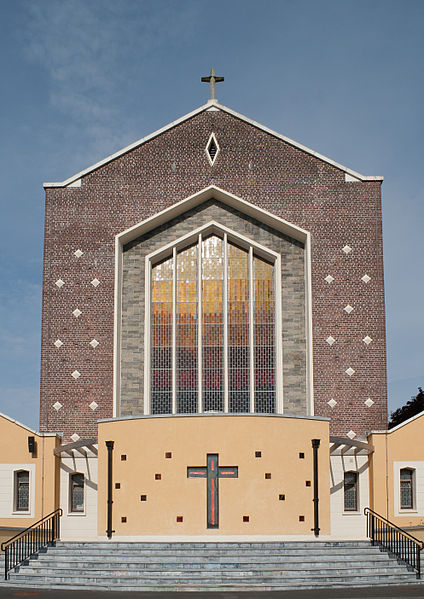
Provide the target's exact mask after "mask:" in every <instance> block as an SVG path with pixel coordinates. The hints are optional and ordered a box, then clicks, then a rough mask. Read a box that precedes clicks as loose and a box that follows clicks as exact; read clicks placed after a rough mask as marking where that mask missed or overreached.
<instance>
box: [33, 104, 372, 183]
mask: <svg viewBox="0 0 424 599" xmlns="http://www.w3.org/2000/svg"><path fill="white" fill-rule="evenodd" d="M211 109H212V110H222V111H223V112H226V113H227V114H230V115H232V116H234V117H235V118H238V119H240V120H242V121H244V122H245V123H248V124H250V125H252V126H253V127H256V128H258V129H261V130H262V131H265V132H266V133H268V134H269V135H272V136H273V137H276V138H277V139H281V140H282V141H284V142H285V143H288V144H290V145H291V146H293V147H295V148H297V149H299V150H301V151H303V152H306V153H307V154H310V155H311V156H315V158H318V159H319V160H322V161H323V162H327V163H328V164H331V165H332V166H334V167H335V168H337V169H339V170H341V171H343V172H344V173H345V174H346V180H347V181H383V177H381V176H366V175H361V174H360V173H358V172H356V171H354V170H352V169H350V168H348V167H346V166H343V165H342V164H339V163H338V162H336V161H335V160H332V159H331V158H328V157H327V156H324V155H323V154H320V153H319V152H315V151H314V150H312V149H311V148H308V147H307V146H304V145H303V144H300V143H298V142H297V141H294V140H293V139H290V138H289V137H286V136H285V135H282V134H281V133H277V132H276V131H273V130H272V129H270V128H269V127H266V126H265V125H262V124H261V123H258V122H257V121H254V120H253V119H250V118H248V117H246V116H244V115H243V114H240V113H239V112H236V111H235V110H232V109H231V108H228V107H227V106H224V105H223V104H219V103H218V102H217V101H216V100H209V101H208V102H207V103H206V104H203V105H202V106H200V107H199V108H196V109H195V110H193V111H192V112H189V113H187V114H185V115H184V116H182V117H180V118H179V119H176V120H175V121H172V122H171V123H169V124H168V125H165V126H164V127H161V128H160V129H157V130H156V131H154V132H153V133H150V134H149V135H146V136H145V137H142V138H140V139H138V140H137V141H135V142H133V143H132V144H130V145H128V146H125V147H124V148H122V149H121V150H118V151H117V152H115V153H113V154H110V155H109V156H107V157H106V158H103V159H102V160H100V161H99V162H96V163H95V164H93V165H91V166H89V167H87V168H86V169H84V170H82V171H79V172H78V173H76V174H75V175H72V176H71V177H69V178H68V179H65V180H64V181H60V182H46V183H43V187H44V188H51V187H68V186H69V187H79V184H78V182H79V183H80V179H81V178H82V177H84V176H85V175H88V174H89V173H92V172H93V171H95V170H97V169H98V168H100V167H101V166H104V165H105V164H108V163H109V162H112V160H115V159H116V158H119V157H120V156H123V155H124V154H127V153H128V152H130V151H131V150H134V149H135V148H137V147H139V146H141V145H142V144H144V143H146V142H147V141H150V140H151V139H154V138H155V137H157V136H158V135H161V134H162V133H165V132H166V131H169V130H170V129H172V128H173V127H176V126H177V125H179V124H181V123H183V122H184V121H186V120H188V119H190V118H192V117H193V116H196V115H198V114H200V113H201V112H204V111H205V110H211Z"/></svg>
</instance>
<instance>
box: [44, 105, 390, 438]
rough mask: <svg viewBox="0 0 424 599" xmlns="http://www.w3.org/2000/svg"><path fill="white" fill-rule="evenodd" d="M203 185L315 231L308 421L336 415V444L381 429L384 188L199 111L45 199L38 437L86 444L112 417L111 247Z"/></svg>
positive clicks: (220, 115)
mask: <svg viewBox="0 0 424 599" xmlns="http://www.w3.org/2000/svg"><path fill="white" fill-rule="evenodd" d="M212 131H213V132H214V133H215V135H216V137H217V140H218V143H219V147H220V153H219V155H218V157H217V159H216V161H215V164H214V166H213V167H211V166H210V164H209V162H208V160H207V157H206V155H205V151H204V150H205V146H206V143H207V141H208V139H209V136H210V133H211V132H212ZM209 185H216V186H218V187H220V188H222V189H224V190H225V191H227V192H229V193H233V194H235V195H237V196H239V197H241V198H243V199H245V200H247V201H249V202H251V203H252V204H255V205H257V206H259V207H261V208H263V209H265V210H268V211H270V212H272V213H273V214H275V215H276V216H279V217H281V218H284V219H285V220H287V221H289V222H291V223H293V224H295V225H298V226H300V227H302V228H304V229H307V230H309V231H310V232H311V236H312V300H313V355H314V401H315V413H316V414H317V415H323V416H329V417H331V419H332V422H331V426H332V432H333V434H334V433H337V434H340V435H346V433H347V432H348V431H349V430H351V429H352V430H353V431H354V432H355V433H356V434H357V435H358V436H363V434H364V432H365V431H366V430H369V429H372V428H382V427H384V426H385V423H386V411H387V406H386V378H385V377H386V370H385V369H386V363H385V322H384V287H383V266H382V230H381V202H380V182H376V181H366V182H349V183H346V182H345V177H344V172H343V171H341V170H339V169H338V168H336V167H334V166H332V165H330V164H328V163H326V162H324V161H321V160H320V159H318V158H316V157H314V156H312V155H310V154H307V153H305V152H303V151H302V150H300V149H297V148H295V147H293V146H292V145H290V144H288V143H286V142H284V141H282V140H280V139H277V138H275V137H273V136H272V135H270V134H268V133H266V132H264V131H262V130H260V129H258V128H256V127H254V126H252V125H250V124H248V123H246V122H244V121H242V120H240V119H238V118H236V117H234V116H232V115H229V114H227V113H225V112H223V111H211V112H209V111H205V112H202V113H200V114H198V115H196V116H194V117H193V118H191V119H188V120H187V121H185V122H183V123H182V124H180V125H178V126H176V127H174V128H172V129H170V130H168V131H167V132H165V133H163V134H161V135H160V136H158V137H156V138H154V139H152V140H150V141H148V142H146V143H145V144H143V145H142V146H139V147H138V148H135V149H134V150H132V151H130V152H128V153H127V154H125V155H123V156H121V157H119V158H117V159H115V160H114V161H112V162H109V163H107V164H106V165H104V166H102V167H101V168H99V169H97V170H96V171H94V172H91V173H89V174H87V175H86V176H85V177H83V178H82V184H81V187H80V188H70V187H68V188H49V189H47V190H46V224H45V262H44V287H43V323H42V364H41V414H40V430H42V431H45V430H55V431H63V432H64V433H65V436H66V438H69V436H70V435H72V434H74V433H77V434H78V435H80V436H81V437H86V436H91V435H95V434H96V422H97V419H99V418H105V417H110V416H111V415H112V406H113V385H112V381H113V302H114V289H113V287H114V236H115V235H116V234H117V233H120V232H121V231H123V230H125V229H127V228H128V227H130V226H132V225H134V224H136V223H138V222H140V221H142V220H144V219H146V218H147V217H150V216H152V215H154V214H155V213H157V212H158V211H160V210H163V209H164V208H167V207H169V206H171V205H172V204H174V203H175V202H177V201H180V200H182V199H184V198H185V197H187V196H189V195H192V194H194V193H196V192H198V191H199V190H201V189H203V188H205V187H207V186H209ZM346 245H348V246H350V247H351V248H352V250H351V251H350V253H347V254H346V253H344V252H343V251H342V248H343V247H344V246H346ZM77 249H80V250H81V251H82V252H83V254H82V255H81V256H80V257H79V258H78V257H76V256H75V255H74V252H75V251H76V250H77ZM329 274H330V275H331V276H332V277H334V280H333V282H331V283H327V282H326V281H325V277H326V276H327V275H329ZM364 274H367V275H368V276H369V277H370V281H369V282H368V283H365V282H364V281H362V280H361V277H362V276H363V275H364ZM94 278H97V279H98V280H99V281H100V284H99V285H98V286H97V287H94V286H93V285H92V284H91V281H92V280H93V279H94ZM58 279H62V280H63V281H64V285H63V286H62V287H61V288H59V287H57V286H56V285H55V281H57V280H58ZM347 304H349V305H351V306H352V307H353V308H354V310H353V311H352V312H351V313H350V314H347V312H346V311H344V307H345V306H346V305H347ZM77 308H78V309H79V310H80V311H81V315H80V316H78V317H75V316H74V315H73V311H74V310H75V309H77ZM367 335H368V336H369V337H371V338H372V341H371V343H369V345H366V344H365V343H364V342H363V341H362V339H363V338H364V337H365V336H367ZM329 336H332V337H333V338H334V339H335V342H334V343H333V344H332V345H331V346H330V345H329V344H328V343H327V342H326V339H327V338H328V337H329ZM58 339H59V340H60V341H62V343H63V345H61V346H60V347H59V348H57V347H56V346H55V345H54V342H55V341H56V340H58ZM94 339H95V340H97V341H98V345H97V347H95V348H93V347H92V346H91V345H90V341H92V340H94ZM349 367H350V368H352V369H353V370H354V371H355V372H354V374H353V375H352V376H349V375H348V374H346V372H345V371H346V370H347V369H348V368H349ZM76 370H77V371H79V373H80V376H79V378H77V379H74V378H73V377H72V376H71V373H72V372H74V371H76ZM368 398H370V399H371V400H372V401H373V402H374V403H373V404H372V405H371V407H367V405H366V404H365V401H366V400H367V399H368ZM330 399H334V400H335V401H336V402H337V403H336V405H335V406H334V407H333V408H331V407H330V406H329V405H328V404H327V402H328V401H329V400H330ZM93 401H94V402H95V403H96V404H97V407H96V409H95V410H92V409H91V408H90V404H92V405H93V407H94V404H93V403H92V402H93ZM56 402H58V403H60V404H61V406H62V407H60V409H59V410H56V409H55V408H54V407H53V405H54V404H56ZM56 405H57V404H56ZM57 407H58V406H57Z"/></svg>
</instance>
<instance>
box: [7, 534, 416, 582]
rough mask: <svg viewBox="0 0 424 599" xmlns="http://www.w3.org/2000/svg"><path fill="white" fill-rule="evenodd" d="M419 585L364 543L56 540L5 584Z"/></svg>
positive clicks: (406, 569) (403, 567)
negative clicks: (87, 541) (73, 541)
mask: <svg viewBox="0 0 424 599" xmlns="http://www.w3.org/2000/svg"><path fill="white" fill-rule="evenodd" d="M417 582H418V581H417V579H416V576H415V573H414V572H412V571H409V570H408V568H407V567H406V566H405V565H403V564H398V562H397V561H396V560H395V559H391V558H390V557H389V556H388V555H387V554H386V553H384V552H381V551H380V550H379V549H378V547H372V546H371V545H370V543H369V542H367V541H336V542H328V541H316V542H284V543H117V542H113V541H111V542H109V543H107V542H98V543H64V542H58V543H57V545H56V546H55V547H50V548H49V549H48V550H47V551H46V552H45V553H40V555H39V556H38V557H36V558H34V559H30V560H29V561H28V565H22V566H20V567H19V568H17V569H16V571H12V572H10V580H8V581H7V582H5V583H4V584H5V585H10V586H19V587H33V588H34V587H35V588H37V589H38V588H54V589H59V588H61V589H66V588H72V589H93V590H95V589H98V590H111V589H115V590H116V589H119V590H127V591H161V590H164V591H166V590H168V591H214V590H216V591H218V590H222V591H240V590H256V589H258V590H259V589H260V590H262V591H266V590H270V591H273V590H289V589H313V588H332V587H336V588H337V587H358V586H373V585H405V584H416V583H417ZM0 586H2V585H1V584H0Z"/></svg>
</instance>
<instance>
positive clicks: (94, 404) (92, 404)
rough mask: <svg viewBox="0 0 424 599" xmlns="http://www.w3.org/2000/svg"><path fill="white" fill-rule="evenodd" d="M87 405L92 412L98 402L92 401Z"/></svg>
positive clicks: (97, 405)
mask: <svg viewBox="0 0 424 599" xmlns="http://www.w3.org/2000/svg"><path fill="white" fill-rule="evenodd" d="M89 407H90V408H91V409H92V410H93V412H94V410H95V409H96V408H98V407H99V404H97V403H96V402H95V401H92V402H91V404H90V406H89Z"/></svg>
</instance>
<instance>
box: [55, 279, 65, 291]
mask: <svg viewBox="0 0 424 599" xmlns="http://www.w3.org/2000/svg"><path fill="white" fill-rule="evenodd" d="M64 284H65V281H62V279H58V280H57V281H56V283H55V285H56V287H59V289H60V288H61V287H63V286H64Z"/></svg>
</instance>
